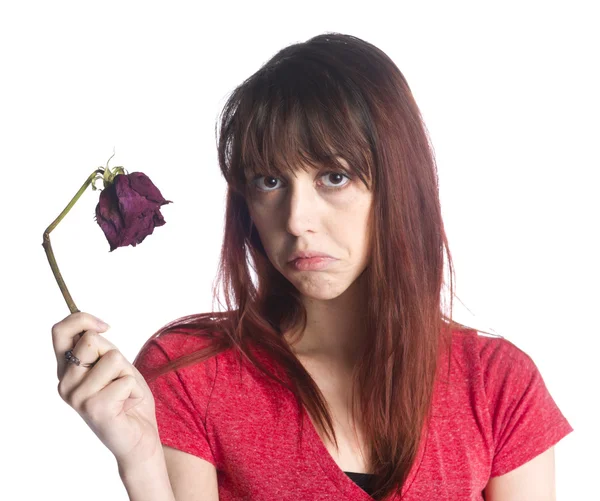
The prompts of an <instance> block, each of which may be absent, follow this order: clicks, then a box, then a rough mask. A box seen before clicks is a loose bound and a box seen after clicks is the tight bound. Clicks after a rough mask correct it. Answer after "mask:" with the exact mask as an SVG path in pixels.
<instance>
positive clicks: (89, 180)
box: [42, 168, 104, 313]
mask: <svg viewBox="0 0 600 501" xmlns="http://www.w3.org/2000/svg"><path fill="white" fill-rule="evenodd" d="M102 172H104V170H103V169H101V168H100V169H96V170H95V171H94V172H92V174H90V177H88V178H87V180H86V182H85V183H83V185H82V186H81V188H79V191H78V192H77V193H76V194H75V196H74V197H73V199H72V200H71V201H70V202H69V204H68V205H67V206H66V207H65V209H64V210H63V211H62V212H61V213H60V215H59V216H58V217H57V218H56V219H55V220H54V222H53V223H52V224H51V225H50V226H48V228H46V231H44V241H43V242H42V246H43V247H44V250H45V251H46V256H47V257H48V262H49V263H50V268H52V273H54V278H56V282H57V283H58V287H59V288H60V291H61V292H62V295H63V297H64V298H65V301H66V302H67V306H68V307H69V310H70V311H71V313H77V312H79V309H78V308H77V306H75V302H74V301H73V298H72V297H71V294H69V290H68V289H67V285H66V284H65V281H64V280H63V277H62V275H61V274H60V270H59V269H58V265H57V264H56V259H55V258H54V252H52V245H50V232H51V231H52V230H53V229H54V228H56V227H57V226H58V223H60V222H61V220H62V219H63V218H64V217H65V216H66V215H67V213H68V212H69V211H70V210H71V208H72V207H73V205H75V202H77V200H79V197H81V195H83V192H84V191H85V190H86V189H87V187H88V186H89V185H90V184H91V183H92V181H93V180H94V178H95V177H96V174H98V173H102Z"/></svg>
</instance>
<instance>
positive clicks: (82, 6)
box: [0, 0, 600, 501]
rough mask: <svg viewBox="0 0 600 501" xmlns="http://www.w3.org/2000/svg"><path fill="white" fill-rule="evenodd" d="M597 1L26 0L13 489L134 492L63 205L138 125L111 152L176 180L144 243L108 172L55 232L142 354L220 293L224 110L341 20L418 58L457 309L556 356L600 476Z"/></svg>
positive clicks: (3, 31) (15, 5)
mask: <svg viewBox="0 0 600 501" xmlns="http://www.w3.org/2000/svg"><path fill="white" fill-rule="evenodd" d="M594 4H596V5H594ZM594 7H597V2H592V1H590V2H583V1H573V0H569V1H568V2H567V1H563V2H550V1H543V2H542V1H539V2H535V1H524V0H519V1H514V2H485V1H474V2H459V1H454V2H441V1H440V2H431V1H423V0H419V1H413V2H398V1H394V2H389V3H386V2H376V1H371V2H367V3H365V4H362V5H359V4H357V5H354V4H352V3H351V2H323V1H319V2H310V1H304V2H301V3H293V4H290V3H287V2H272V3H268V2H250V3H249V2H223V3H219V2H213V3H204V2H174V1H169V2H149V1H146V2H128V1H119V2H115V1H106V0H105V1H102V2H89V1H88V2H65V1H53V2H31V1H20V2H16V1H14V2H4V3H3V4H2V7H1V8H0V51H1V55H0V64H1V67H0V68H1V69H0V71H1V78H0V86H1V92H0V134H1V135H0V142H1V143H0V147H1V151H0V159H1V162H2V167H1V170H0V176H1V178H0V179H1V181H0V186H1V187H2V188H3V189H2V198H3V200H2V202H3V203H2V208H3V210H4V211H5V212H4V214H3V217H2V226H3V228H2V236H1V237H0V238H2V243H1V252H2V256H1V263H2V303H1V304H2V310H3V311H2V320H3V328H2V336H3V339H4V344H3V350H2V351H3V353H2V354H3V357H2V358H3V360H2V363H1V364H0V366H1V370H2V378H1V381H2V396H3V404H2V408H3V410H2V413H1V415H2V418H1V419H2V430H3V432H4V433H3V435H4V436H3V439H2V446H3V447H2V448H3V454H2V455H3V457H4V460H5V462H4V467H3V475H2V477H3V480H2V482H1V483H0V489H1V492H0V497H1V498H2V499H42V498H43V499H63V498H66V499H86V501H94V500H98V501H99V500H103V501H104V500H106V499H127V496H126V492H125V489H124V487H123V484H122V483H121V481H120V479H119V476H118V472H117V466H116V462H115V461H114V458H113V456H112V454H111V453H110V452H109V451H108V449H106V448H105V447H104V446H103V444H102V443H101V442H100V441H99V440H98V439H97V437H96V436H95V435H94V434H93V433H92V431H91V430H90V429H89V428H88V427H87V425H86V424H85V423H84V421H83V420H82V419H81V418H80V416H79V415H78V414H77V413H76V412H75V411H74V410H73V409H72V408H71V407H69V406H68V405H67V404H66V403H65V402H63V401H62V399H61V398H60V396H59V395H58V392H57V384H58V380H57V377H56V358H55V355H54V352H53V349H52V343H51V334H50V328H51V326H52V325H53V324H54V323H56V322H58V321H59V320H61V319H63V318H64V317H65V316H67V315H68V314H69V311H68V308H67V306H66V304H65V302H64V300H63V297H62V295H61V294H60V291H59V289H58V286H57V284H56V282H55V280H54V277H53V275H52V273H51V270H50V267H49V265H48V261H47V259H46V255H45V253H44V250H43V248H42V245H41V243H42V233H43V231H44V230H45V228H46V227H47V226H48V225H49V224H50V223H51V222H52V221H53V220H54V219H55V218H56V217H57V216H58V214H59V213H60V212H61V211H62V209H63V208H64V207H65V206H66V204H67V203H68V202H69V201H70V200H71V198H72V197H73V196H74V195H75V193H76V192H77V190H78V189H79V187H80V186H81V185H82V183H83V182H84V181H85V180H86V178H87V177H88V175H89V174H90V173H91V172H92V171H93V170H94V169H95V168H97V167H99V166H103V165H105V163H106V161H107V160H108V158H109V157H110V156H111V155H112V153H113V147H114V148H115V151H116V155H115V157H114V158H113V159H112V160H111V162H110V164H109V166H111V167H114V166H116V165H122V166H124V167H125V168H126V169H127V170H128V171H129V172H134V171H143V172H145V173H146V174H147V175H148V176H149V177H150V178H151V179H152V180H153V181H154V183H155V184H156V185H157V186H158V187H159V189H160V190H161V192H162V194H163V195H164V196H165V198H167V199H169V200H172V201H173V202H174V203H172V204H169V205H167V206H164V207H163V209H162V213H163V215H164V217H165V220H166V221H167V223H166V225H165V226H163V227H160V228H156V229H155V231H154V234H153V235H150V236H149V237H147V239H146V240H145V241H144V242H143V244H141V245H139V246H137V247H135V248H134V247H127V248H118V249H117V250H115V251H114V252H113V253H109V252H108V248H109V247H108V243H107V241H106V240H105V238H104V235H103V233H102V231H101V230H100V228H99V226H98V225H97V224H96V223H95V222H94V220H93V215H94V208H95V205H96V203H97V201H98V195H99V193H100V192H99V191H98V192H93V191H92V190H91V189H89V190H88V191H87V192H86V193H85V194H84V195H83V196H82V198H81V199H80V200H79V202H78V203H77V204H76V205H75V207H74V208H73V210H71V212H70V213H69V214H68V215H67V217H66V218H65V219H64V220H63V221H62V223H61V224H60V225H59V226H58V228H57V229H56V230H55V231H54V232H52V234H51V241H52V245H53V248H54V252H55V255H56V258H57V261H58V264H59V267H60V270H61V272H62V274H63V277H64V279H65V281H66V283H67V285H68V287H69V290H70V292H71V294H72V295H73V298H74V300H75V303H76V304H77V306H78V307H79V309H80V310H82V311H86V312H89V313H92V314H94V315H96V316H98V317H100V318H102V319H104V320H106V321H107V322H108V323H109V324H111V326H112V329H110V330H109V331H108V332H107V333H106V337H107V338H108V339H110V340H111V341H112V342H113V343H115V344H116V345H117V346H118V347H119V349H120V350H121V351H122V352H123V353H124V354H125V355H126V356H127V357H128V359H129V360H131V361H132V360H133V358H134V357H135V355H136V354H137V352H138V350H139V348H140V347H141V345H142V344H143V342H144V341H145V340H146V339H147V338H148V337H149V336H151V335H152V334H153V333H154V332H155V331H156V330H157V329H158V328H159V327H161V326H162V325H164V324H165V323H167V322H169V321H171V320H173V319H175V318H178V317H180V316H183V315H187V314H190V313H197V312H205V311H210V309H211V306H212V301H211V295H210V294H211V286H212V281H213V279H214V278H215V273H216V266H217V262H218V257H219V251H220V244H221V237H222V227H223V213H224V194H225V182H224V180H223V179H222V178H221V176H220V172H219V168H218V164H217V157H216V145H215V132H214V126H215V121H216V118H217V115H218V113H219V111H220V110H221V108H222V106H223V104H224V101H225V99H226V98H227V96H228V95H229V93H230V92H231V91H232V90H233V88H234V87H235V86H236V85H238V84H239V83H241V82H242V81H243V80H244V79H245V78H246V77H248V76H249V75H251V74H252V73H254V72H255V71H256V70H257V69H258V68H259V67H260V66H261V65H262V64H263V63H264V62H266V61H267V60H268V59H269V58H270V57H271V56H272V55H274V54H275V52H277V51H278V50H279V49H281V48H283V47H285V46H287V45H289V44H291V43H294V42H300V41H305V40H307V39H308V38H310V37H312V36H314V35H317V34H319V33H323V32H326V31H329V32H330V31H337V32H342V33H348V34H352V35H355V36H358V37H360V38H363V39H365V40H367V41H369V42H371V43H373V44H375V45H376V46H378V47H379V48H381V49H382V50H383V51H384V52H386V53H387V54H388V55H389V56H390V57H391V58H392V59H393V60H394V62H395V63H396V64H397V65H398V67H399V68H400V70H401V71H402V72H403V74H404V75H405V77H406V78H407V80H408V82H409V85H410V86H411V89H412V90H413V93H414V95H415V98H416V100H417V103H418V105H419V107H420V108H421V110H422V113H423V115H424V118H425V121H426V124H427V126H428V128H429V130H430V132H431V136H432V140H433V144H434V147H435V151H436V155H437V162H438V168H439V175H440V183H441V186H440V190H441V199H442V205H443V214H444V221H445V224H446V228H447V232H448V237H449V240H450V249H451V252H452V255H453V258H454V263H455V266H456V276H457V284H456V285H457V294H458V296H459V298H460V299H461V301H462V302H463V303H464V304H465V306H462V305H461V304H460V302H458V301H456V302H455V303H456V304H455V306H456V310H455V313H454V316H455V318H456V319H457V320H459V321H463V322H465V323H467V324H469V325H471V326H473V327H476V328H481V329H484V330H489V329H493V330H494V331H495V332H497V333H499V334H501V335H503V336H504V337H506V338H507V339H509V340H511V341H512V342H514V343H515V344H516V345H517V346H519V347H520V348H521V349H523V350H524V351H525V352H527V353H528V354H529V355H530V356H531V357H532V358H533V360H534V361H535V362H536V364H537V366H538V368H539V369H540V371H541V373H542V375H543V377H544V380H545V382H546V385H547V387H548V388H549V390H550V392H551V394H552V396H553V398H554V399H555V401H556V402H557V404H558V405H559V407H560V408H561V410H562V412H563V414H564V415H565V416H566V417H567V419H568V420H569V422H570V423H571V425H572V426H573V427H574V428H575V432H574V433H572V434H571V435H569V436H568V437H566V438H565V439H564V440H563V441H561V442H560V443H559V444H558V445H557V447H556V483H557V491H558V499H564V500H567V499H568V500H571V499H591V498H592V497H593V496H597V492H598V491H597V469H598V466H600V464H599V463H598V454H597V451H598V448H599V447H600V440H599V432H598V413H597V411H598V407H596V405H597V404H596V402H597V396H598V383H599V382H600V381H599V376H598V369H597V367H598V348H600V343H599V342H598V336H599V334H600V331H599V327H598V315H597V314H598V311H599V308H598V300H599V294H598V282H599V279H600V273H599V267H598V247H597V244H598V237H597V232H598V230H599V225H598V216H599V215H600V211H599V207H598V200H599V198H600V197H599V196H598V190H599V187H598V181H599V179H598V168H599V166H600V165H599V161H598V148H597V146H598V138H599V132H600V126H599V118H598V117H599V116H600V102H599V98H598V89H599V88H600V77H599V74H598V60H599V59H598V57H599V56H598V52H599V50H598V49H599V48H600V36H599V35H598V33H599V32H600V31H599V30H598V25H599V21H600V20H599V16H598V14H597V13H595V12H594ZM99 186H101V184H99ZM466 308H468V310H467V309H466ZM470 312H472V314H471V313H470ZM595 499H598V498H595Z"/></svg>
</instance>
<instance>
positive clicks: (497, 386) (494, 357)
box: [482, 338, 574, 477]
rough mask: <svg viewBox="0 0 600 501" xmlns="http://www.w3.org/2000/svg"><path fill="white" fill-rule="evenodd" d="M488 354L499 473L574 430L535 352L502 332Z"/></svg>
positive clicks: (488, 383)
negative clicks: (550, 390)
mask: <svg viewBox="0 0 600 501" xmlns="http://www.w3.org/2000/svg"><path fill="white" fill-rule="evenodd" d="M482 359H483V362H484V363H483V367H482V369H483V372H484V374H483V375H484V382H485V390H486V395H487V398H488V404H489V413H490V416H491V421H492V423H491V424H492V434H493V443H494V456H493V462H492V468H491V474H490V477H496V476H499V475H504V474H505V473H508V472H509V471H511V470H514V469H515V468H518V467H519V466H522V465H523V464H525V463H527V462H528V461H530V460H532V459H533V458H534V457H536V456H538V455H539V454H541V453H542V452H545V451H546V450H548V449H549V448H550V447H552V446H553V445H555V444H556V443H557V442H559V441H560V440H561V439H562V438H563V437H565V436H566V435H568V434H569V433H571V432H572V431H574V430H573V428H572V427H571V425H570V424H569V422H568V421H567V419H566V418H565V417H564V416H563V414H562V412H561V411H560V409H559V407H558V406H557V404H556V402H555V401H554V399H553V398H552V396H551V395H550V392H549V391H548V388H547V387H546V385H545V383H544V380H543V378H542V376H541V374H540V372H539V370H538V368H537V366H536V365H535V363H534V362H533V360H532V359H531V357H529V355H527V354H526V353H525V352H523V351H522V350H521V349H519V348H518V347H517V346H515V345H514V344H512V343H511V342H510V341H508V340H506V339H504V338H500V339H497V340H493V341H490V342H488V343H487V346H486V348H485V349H484V351H483V356H482Z"/></svg>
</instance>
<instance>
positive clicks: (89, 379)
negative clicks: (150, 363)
mask: <svg viewBox="0 0 600 501" xmlns="http://www.w3.org/2000/svg"><path fill="white" fill-rule="evenodd" d="M86 336H87V333H86V335H84V337H83V338H82V342H85V340H86V339H87V338H86ZM95 338H98V339H99V338H102V336H100V335H99V334H95V335H94V339H95ZM88 371H89V372H87V374H86V375H85V377H84V378H83V379H81V378H80V377H79V376H78V375H75V373H74V371H67V373H66V374H65V377H64V379H63V384H62V385H61V392H64V393H65V396H64V399H65V400H66V401H67V403H68V404H69V405H70V406H71V407H73V408H74V409H76V410H77V411H78V412H80V413H82V412H83V413H85V414H88V415H91V416H96V417H97V418H98V419H101V416H100V415H99V413H100V412H109V411H110V409H107V406H108V405H109V404H110V403H111V402H112V403H115V402H116V403H117V404H120V405H121V406H122V405H123V400H125V399H126V398H128V397H129V398H141V397H142V396H143V392H142V390H141V388H139V387H138V386H137V385H132V384H131V383H132V382H138V376H137V374H136V373H134V371H133V366H132V365H131V364H130V363H129V362H128V361H127V359H126V358H125V357H124V356H123V354H122V353H121V352H120V351H119V350H118V349H116V348H114V349H111V350H109V351H107V352H106V353H105V354H104V355H103V356H102V357H101V358H100V359H99V360H98V363H97V364H96V365H94V367H92V368H90V369H88ZM71 375H74V377H71ZM121 379H123V380H124V381H129V383H127V384H126V385H125V386H123V383H120V384H119V385H116V386H115V385H114V384H112V383H114V382H115V381H117V380H118V381H121ZM73 385H76V386H73ZM71 388H72V390H71ZM109 388H111V389H110V390H109ZM118 391H120V392H122V394H121V393H117V392H118ZM115 397H121V398H120V401H119V398H115ZM123 410H124V411H126V410H127V409H123Z"/></svg>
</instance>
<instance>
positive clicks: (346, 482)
mask: <svg viewBox="0 0 600 501" xmlns="http://www.w3.org/2000/svg"><path fill="white" fill-rule="evenodd" d="M302 409H303V423H304V427H305V429H307V430H308V440H307V443H308V446H309V449H310V452H311V453H312V455H313V458H314V459H315V461H316V462H317V463H318V464H319V466H320V467H321V468H322V470H323V471H324V472H325V474H326V475H327V476H328V477H329V478H330V479H331V480H332V482H333V483H334V484H335V485H336V487H337V488H338V489H339V490H340V492H341V493H342V494H343V495H344V496H347V497H348V499H351V500H353V501H373V499H374V498H373V497H372V496H371V495H369V494H368V493H367V492H365V491H364V490H362V489H361V488H360V487H359V486H358V485H357V484H356V483H355V482H354V481H353V480H352V479H351V478H350V477H349V476H348V475H346V472H345V471H344V470H342V469H341V468H340V467H339V466H338V464H337V463H336V462H335V460H334V459H333V457H332V456H331V454H330V453H329V451H328V450H327V447H325V444H324V443H323V441H322V440H321V437H320V436H319V433H318V432H317V429H316V428H315V425H314V424H313V422H312V420H311V419H310V417H309V415H308V411H307V410H306V408H305V407H304V406H302ZM423 433H426V435H423ZM421 436H425V439H424V440H421V443H420V445H419V451H418V453H417V457H416V459H415V462H414V463H413V466H412V468H411V469H410V471H409V473H408V477H407V478H406V482H404V486H403V487H402V494H401V497H403V496H405V495H406V492H407V491H408V490H409V489H410V486H411V485H412V483H413V481H414V479H415V477H416V475H417V473H418V471H419V468H420V466H421V463H422V461H423V457H424V455H425V449H426V447H427V439H428V438H429V427H428V426H427V423H425V424H424V426H423V430H422V433H421Z"/></svg>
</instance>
